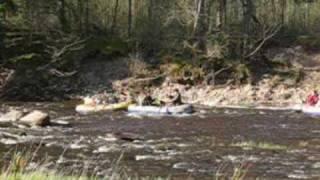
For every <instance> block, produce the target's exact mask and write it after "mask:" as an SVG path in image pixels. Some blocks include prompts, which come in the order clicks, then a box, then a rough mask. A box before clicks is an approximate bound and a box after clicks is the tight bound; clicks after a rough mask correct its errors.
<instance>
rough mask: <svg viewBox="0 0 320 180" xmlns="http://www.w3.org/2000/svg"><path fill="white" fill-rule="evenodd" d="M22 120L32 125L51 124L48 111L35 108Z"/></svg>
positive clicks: (21, 120)
mask: <svg viewBox="0 0 320 180" xmlns="http://www.w3.org/2000/svg"><path fill="white" fill-rule="evenodd" d="M20 122H21V123H26V124H29V125H31V126H46V125H49V124H50V117H49V115H48V114H47V113H44V112H42V111H38V110H35V111H32V112H31V113H29V114H27V115H26V116H24V117H22V118H21V119H20Z"/></svg>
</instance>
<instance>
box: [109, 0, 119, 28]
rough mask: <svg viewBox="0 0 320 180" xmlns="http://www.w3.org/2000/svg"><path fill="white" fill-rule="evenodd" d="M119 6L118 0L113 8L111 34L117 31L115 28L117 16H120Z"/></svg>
mask: <svg viewBox="0 0 320 180" xmlns="http://www.w3.org/2000/svg"><path fill="white" fill-rule="evenodd" d="M118 8H119V0H116V4H115V6H114V10H113V19H112V25H111V34H114V33H115V29H116V28H117V17H118Z"/></svg>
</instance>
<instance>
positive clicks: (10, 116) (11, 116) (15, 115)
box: [0, 110, 24, 122]
mask: <svg viewBox="0 0 320 180" xmlns="http://www.w3.org/2000/svg"><path fill="white" fill-rule="evenodd" d="M23 114H24V113H23V112H22V111H18V110H11V111H9V112H8V113H6V114H4V115H2V116H1V117H0V122H14V121H18V120H19V119H20V118H21V117H22V116H23Z"/></svg>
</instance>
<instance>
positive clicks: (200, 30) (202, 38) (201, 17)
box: [194, 0, 207, 51]
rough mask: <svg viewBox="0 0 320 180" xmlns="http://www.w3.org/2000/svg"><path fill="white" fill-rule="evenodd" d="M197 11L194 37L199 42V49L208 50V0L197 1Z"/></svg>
mask: <svg viewBox="0 0 320 180" xmlns="http://www.w3.org/2000/svg"><path fill="white" fill-rule="evenodd" d="M196 6H197V10H196V11H197V12H196V17H195V23H194V38H195V39H196V41H197V42H198V43H199V44H198V46H199V50H201V51H205V50H206V33H207V23H206V16H207V14H206V12H207V11H206V1H205V0H198V1H197V5H196Z"/></svg>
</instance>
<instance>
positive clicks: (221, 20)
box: [217, 0, 227, 31]
mask: <svg viewBox="0 0 320 180" xmlns="http://www.w3.org/2000/svg"><path fill="white" fill-rule="evenodd" d="M226 18H227V0H219V7H218V11H217V28H218V29H219V30H220V31H221V30H223V29H224V27H225V25H226V21H227V20H226Z"/></svg>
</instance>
